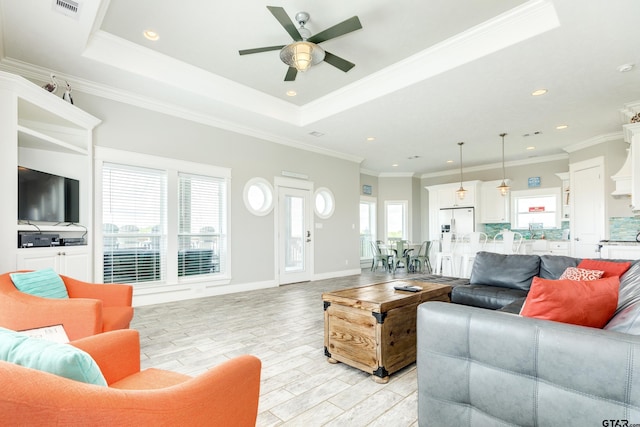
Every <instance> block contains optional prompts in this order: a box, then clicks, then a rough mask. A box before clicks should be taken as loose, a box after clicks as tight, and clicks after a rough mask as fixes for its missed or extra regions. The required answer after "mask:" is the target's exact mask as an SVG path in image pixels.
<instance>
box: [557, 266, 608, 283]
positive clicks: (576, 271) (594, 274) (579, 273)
mask: <svg viewBox="0 0 640 427" xmlns="http://www.w3.org/2000/svg"><path fill="white" fill-rule="evenodd" d="M603 274H604V271H602V270H587V269H586V268H578V267H567V269H566V270H565V271H564V273H562V274H561V275H560V280H564V279H569V280H597V279H599V278H601V277H602V275H603Z"/></svg>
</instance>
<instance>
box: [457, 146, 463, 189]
mask: <svg viewBox="0 0 640 427" xmlns="http://www.w3.org/2000/svg"><path fill="white" fill-rule="evenodd" d="M463 144H464V142H458V145H459V146H460V188H462V145H463Z"/></svg>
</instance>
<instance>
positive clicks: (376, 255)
mask: <svg viewBox="0 0 640 427" xmlns="http://www.w3.org/2000/svg"><path fill="white" fill-rule="evenodd" d="M369 243H371V258H372V259H371V271H376V270H377V269H378V265H379V264H380V263H382V268H384V269H385V270H387V269H388V265H387V261H388V256H387V255H384V254H383V253H382V251H381V250H380V247H379V246H378V244H377V243H376V242H369Z"/></svg>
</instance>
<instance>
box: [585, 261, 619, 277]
mask: <svg viewBox="0 0 640 427" xmlns="http://www.w3.org/2000/svg"><path fill="white" fill-rule="evenodd" d="M629 267H631V262H613V261H602V260H599V259H583V260H582V261H580V264H578V268H586V269H587V270H602V271H604V274H603V275H602V277H603V278H605V277H613V276H618V277H620V276H622V275H623V274H624V272H625V271H627V270H628V269H629Z"/></svg>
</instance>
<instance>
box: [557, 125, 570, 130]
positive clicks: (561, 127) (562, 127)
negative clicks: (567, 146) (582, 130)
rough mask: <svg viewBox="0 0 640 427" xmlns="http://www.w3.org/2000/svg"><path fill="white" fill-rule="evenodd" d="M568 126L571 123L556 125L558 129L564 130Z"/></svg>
mask: <svg viewBox="0 0 640 427" xmlns="http://www.w3.org/2000/svg"><path fill="white" fill-rule="evenodd" d="M568 127H569V125H558V126H556V129H558V130H563V129H566V128H568Z"/></svg>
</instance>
